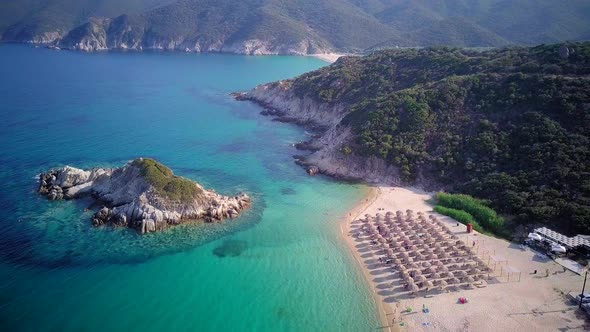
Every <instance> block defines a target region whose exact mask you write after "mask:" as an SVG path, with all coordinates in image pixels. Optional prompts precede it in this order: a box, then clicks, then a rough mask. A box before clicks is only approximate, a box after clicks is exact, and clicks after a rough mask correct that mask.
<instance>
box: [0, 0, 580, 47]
mask: <svg viewBox="0 0 590 332" xmlns="http://www.w3.org/2000/svg"><path fill="white" fill-rule="evenodd" d="M154 7H157V8H154ZM121 14H129V17H130V19H129V22H130V24H131V25H130V27H129V29H130V30H133V31H135V32H134V34H139V33H141V34H142V38H143V41H142V42H143V43H145V44H148V43H149V42H151V41H154V40H166V41H175V42H176V41H179V40H180V41H191V42H192V41H200V42H202V43H214V42H217V41H219V40H222V41H223V42H224V43H226V44H231V43H232V42H236V41H238V42H239V41H244V40H248V39H261V40H267V41H271V42H273V43H274V44H286V45H298V44H299V43H302V42H303V43H306V44H309V45H311V46H312V47H313V49H315V50H318V49H319V50H321V49H328V48H332V49H337V50H341V51H346V50H352V51H354V50H362V49H366V48H372V47H382V46H395V45H397V46H429V45H454V46H498V45H505V44H510V43H517V44H535V43H541V42H558V41H563V40H584V39H588V38H590V20H588V17H590V5H589V4H588V2H587V1H585V0H568V1H565V2H564V1H555V0H513V1H505V0H447V1H433V0H411V1H410V0H372V1H366V0H290V1H283V0H243V1H234V0H177V1H175V0H6V1H3V2H2V3H1V4H0V36H2V39H3V40H20V41H23V40H32V39H34V38H35V36H40V35H43V34H44V33H46V32H60V33H61V34H62V35H65V34H66V32H67V31H70V30H72V29H74V28H75V27H76V26H80V25H82V24H83V23H84V22H86V21H88V20H89V18H90V17H97V16H102V17H115V16H118V15H121ZM549 22H550V23H549ZM115 32H116V31H111V33H115ZM122 37H124V35H122V34H118V35H116V36H115V35H113V36H112V38H122Z"/></svg>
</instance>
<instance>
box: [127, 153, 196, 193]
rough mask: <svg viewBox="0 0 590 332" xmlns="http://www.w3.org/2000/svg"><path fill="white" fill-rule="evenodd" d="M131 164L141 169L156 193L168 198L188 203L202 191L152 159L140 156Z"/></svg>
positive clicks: (194, 184)
mask: <svg viewBox="0 0 590 332" xmlns="http://www.w3.org/2000/svg"><path fill="white" fill-rule="evenodd" d="M132 164H133V165H135V166H137V167H139V168H140V169H141V175H143V176H144V178H145V179H146V181H147V182H148V183H150V184H151V185H152V186H154V189H155V190H156V192H157V193H158V194H160V195H162V196H164V197H166V198H168V199H170V200H173V201H180V202H185V203H188V202H191V201H192V200H194V199H195V198H197V197H198V196H199V195H200V194H201V193H202V190H201V189H200V188H199V187H197V185H196V183H194V182H193V181H191V180H189V179H185V178H183V177H180V176H176V175H174V173H173V172H172V170H171V169H170V168H168V167H166V166H164V165H162V164H161V163H159V162H157V161H155V160H154V159H149V158H140V159H136V160H134V161H133V163H132Z"/></svg>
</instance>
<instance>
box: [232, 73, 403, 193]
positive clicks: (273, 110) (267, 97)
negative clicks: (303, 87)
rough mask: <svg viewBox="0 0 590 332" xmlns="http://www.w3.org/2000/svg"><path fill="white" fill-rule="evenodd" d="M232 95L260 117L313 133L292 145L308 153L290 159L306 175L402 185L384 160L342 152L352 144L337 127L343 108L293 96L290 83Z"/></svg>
mask: <svg viewBox="0 0 590 332" xmlns="http://www.w3.org/2000/svg"><path fill="white" fill-rule="evenodd" d="M232 96H233V97H234V98H235V99H236V100H239V101H249V102H253V103H255V104H257V105H259V106H261V107H262V108H263V111H262V112H261V114H262V115H265V116H271V117H273V118H274V120H276V121H280V122H288V123H294V124H297V125H300V126H302V127H304V128H306V129H307V130H310V131H313V133H314V135H313V136H312V138H311V139H310V140H308V141H305V142H299V143H297V144H296V148H297V149H299V150H302V151H307V152H308V154H305V155H296V156H294V158H295V162H296V163H297V164H298V165H300V166H302V167H303V168H304V169H305V170H306V172H307V173H308V174H310V175H317V174H324V175H327V176H331V177H334V178H337V179H339V180H345V181H363V182H367V183H372V184H390V185H400V184H402V182H401V179H400V175H399V170H398V169H397V168H395V167H393V166H391V165H388V164H387V162H386V161H385V160H383V159H379V158H376V157H374V156H370V157H365V156H360V155H357V154H355V153H346V149H345V148H346V147H347V146H349V145H353V144H354V142H352V132H351V128H349V127H347V126H345V125H342V124H341V121H342V119H343V118H344V116H345V115H346V112H347V110H346V106H345V105H343V104H334V105H329V104H327V103H319V102H317V101H315V100H313V99H312V98H310V97H307V96H303V97H300V96H297V95H296V94H295V93H294V92H293V91H292V90H291V82H290V81H278V82H273V83H268V84H262V85H259V86H257V87H256V88H254V89H252V90H250V91H247V92H239V93H233V94H232Z"/></svg>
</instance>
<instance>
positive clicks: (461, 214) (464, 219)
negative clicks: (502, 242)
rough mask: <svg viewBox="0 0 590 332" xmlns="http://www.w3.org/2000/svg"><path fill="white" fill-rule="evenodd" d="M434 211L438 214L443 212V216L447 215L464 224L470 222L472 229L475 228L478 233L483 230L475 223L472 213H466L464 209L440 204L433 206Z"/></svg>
mask: <svg viewBox="0 0 590 332" xmlns="http://www.w3.org/2000/svg"><path fill="white" fill-rule="evenodd" d="M434 211H436V212H438V213H440V214H443V215H445V216H449V217H451V218H453V219H455V220H457V221H458V222H460V223H462V224H465V225H467V224H472V225H473V229H475V230H476V231H478V232H480V233H484V232H485V230H484V229H483V228H482V227H481V226H480V225H479V224H478V223H477V221H475V218H473V216H472V215H470V214H469V213H467V212H465V211H461V210H456V209H451V208H446V207H444V206H441V205H437V206H435V207H434Z"/></svg>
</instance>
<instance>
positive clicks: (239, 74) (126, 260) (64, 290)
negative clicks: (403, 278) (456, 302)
mask: <svg viewBox="0 0 590 332" xmlns="http://www.w3.org/2000/svg"><path fill="white" fill-rule="evenodd" d="M323 65H325V63H323V62H321V61H320V60H317V59H313V58H307V57H248V56H230V55H194V54H176V53H175V54H167V53H151V54H150V53H145V54H134V53H103V54H82V53H73V52H64V51H59V52H56V51H49V50H45V49H34V48H30V47H27V46H22V45H4V44H0V100H2V103H1V104H0V114H1V115H2V120H3V121H1V122H0V142H1V143H2V148H1V149H0V165H1V166H0V181H1V182H2V184H3V188H2V190H1V191H0V225H1V229H2V232H0V330H3V331H53V330H55V331H80V330H84V331H98V330H100V331H107V330H108V331H121V330H140V329H141V330H144V331H159V330H178V331H195V330H196V331H225V330H232V331H367V330H370V329H374V328H375V327H376V326H378V325H377V324H378V319H377V317H376V309H375V304H374V303H373V300H372V298H371V295H370V292H369V290H368V287H367V286H366V285H365V284H364V279H363V276H362V275H361V274H360V273H359V272H358V269H357V268H356V267H355V266H354V261H352V259H351V257H350V255H349V254H348V252H347V251H346V248H345V247H344V245H343V244H342V243H341V241H340V239H339V238H338V233H337V227H338V225H337V223H338V220H339V218H340V217H342V216H343V215H344V213H345V212H346V210H347V209H348V208H350V207H351V206H352V205H353V204H355V203H356V202H358V201H359V200H360V199H361V198H362V197H363V194H364V190H365V189H364V188H363V187H361V186H355V185H350V184H342V183H337V182H334V181H331V180H329V179H325V178H321V177H315V178H311V177H308V176H307V175H306V174H305V172H304V171H303V170H302V169H301V168H299V167H298V166H296V165H295V164H294V163H293V160H292V157H291V155H293V154H295V153H297V152H296V151H295V150H294V148H293V147H292V144H293V143H295V142H297V141H300V140H302V139H305V137H306V134H305V132H304V131H303V130H302V129H300V128H297V127H294V126H291V125H287V124H282V123H277V122H273V121H271V120H270V119H269V118H265V117H263V116H260V115H259V114H258V113H259V112H260V109H258V108H257V107H256V106H254V105H251V104H248V103H244V102H236V101H233V100H232V99H231V98H230V97H229V96H228V93H229V92H232V91H238V90H246V89H248V88H251V87H253V86H255V85H256V84H260V83H263V82H267V81H272V80H277V79H281V78H288V77H293V76H296V75H298V74H301V73H303V72H306V71H309V70H312V69H315V68H319V67H321V66H323ZM139 156H147V157H154V158H157V159H158V160H160V161H162V162H163V163H164V164H166V165H168V166H170V167H171V168H172V169H173V170H174V171H175V172H176V173H177V174H179V175H183V176H186V177H188V178H191V179H194V180H196V181H199V182H201V183H202V184H204V185H205V186H206V187H209V188H215V189H216V190H217V191H219V192H221V193H224V194H233V193H235V192H238V191H245V192H248V193H249V194H250V195H252V196H253V197H254V207H253V208H252V209H251V210H249V211H248V212H247V213H246V214H245V215H243V216H242V217H241V218H239V219H238V220H236V221H232V222H228V223H224V224H215V225H210V224H190V225H184V226H180V227H176V228H172V229H170V230H168V231H166V232H163V233H158V234H150V235H147V236H139V235H137V234H136V233H135V232H133V231H129V230H126V229H113V228H109V227H103V228H93V227H92V226H91V225H90V219H89V218H90V216H91V214H92V208H90V209H87V208H89V207H90V205H91V202H90V201H85V200H81V201H76V202H73V201H68V202H48V201H46V200H45V199H43V198H41V197H38V196H37V195H36V193H35V189H36V179H35V177H36V175H37V174H38V173H40V172H41V171H44V170H47V169H49V168H52V167H57V166H63V165H66V164H67V165H72V166H76V167H95V166H121V165H123V164H124V163H125V162H126V161H128V160H130V159H133V158H136V157H139Z"/></svg>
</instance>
